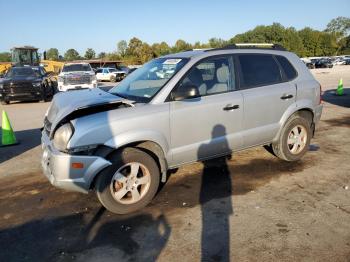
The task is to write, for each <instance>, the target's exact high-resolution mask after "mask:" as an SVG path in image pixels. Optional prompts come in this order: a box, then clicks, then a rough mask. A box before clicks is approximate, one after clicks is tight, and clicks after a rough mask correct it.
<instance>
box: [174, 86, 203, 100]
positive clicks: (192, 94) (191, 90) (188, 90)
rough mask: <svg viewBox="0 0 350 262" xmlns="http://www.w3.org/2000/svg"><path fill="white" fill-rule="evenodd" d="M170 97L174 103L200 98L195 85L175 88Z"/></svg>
mask: <svg viewBox="0 0 350 262" xmlns="http://www.w3.org/2000/svg"><path fill="white" fill-rule="evenodd" d="M172 97H173V99H174V100H175V101H179V100H184V99H191V98H197V97H200V94H199V90H198V87H196V86H195V85H186V86H181V87H180V88H177V89H176V90H175V91H174V92H173V93H172Z"/></svg>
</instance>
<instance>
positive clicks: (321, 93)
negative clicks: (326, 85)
mask: <svg viewBox="0 0 350 262" xmlns="http://www.w3.org/2000/svg"><path fill="white" fill-rule="evenodd" d="M322 95H323V92H322V86H321V84H320V101H319V105H320V104H321V103H322Z"/></svg>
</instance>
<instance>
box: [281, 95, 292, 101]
mask: <svg viewBox="0 0 350 262" xmlns="http://www.w3.org/2000/svg"><path fill="white" fill-rule="evenodd" d="M292 97H293V95H283V96H281V99H282V100H286V99H289V98H292Z"/></svg>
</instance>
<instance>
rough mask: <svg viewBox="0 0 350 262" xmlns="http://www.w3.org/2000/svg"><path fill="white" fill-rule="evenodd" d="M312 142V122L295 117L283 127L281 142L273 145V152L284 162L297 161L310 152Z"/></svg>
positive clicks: (298, 116)
mask: <svg viewBox="0 0 350 262" xmlns="http://www.w3.org/2000/svg"><path fill="white" fill-rule="evenodd" d="M310 140H311V123H310V121H309V120H307V119H306V118H304V117H302V116H300V115H294V116H293V117H291V119H290V120H288V122H287V123H286V125H285V126H284V127H283V129H282V133H281V135H280V138H279V140H278V141H277V142H276V143H274V144H272V150H273V152H274V154H275V155H276V156H277V157H279V158H281V159H283V160H286V161H297V160H299V159H300V158H302V156H303V155H304V154H305V153H306V152H307V151H308V149H309V145H310Z"/></svg>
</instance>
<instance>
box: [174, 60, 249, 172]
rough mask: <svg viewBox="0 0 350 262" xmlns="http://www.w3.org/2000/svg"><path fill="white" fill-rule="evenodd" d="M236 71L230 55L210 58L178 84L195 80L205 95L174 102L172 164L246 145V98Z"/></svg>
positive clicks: (224, 152)
mask: <svg viewBox="0 0 350 262" xmlns="http://www.w3.org/2000/svg"><path fill="white" fill-rule="evenodd" d="M233 72H234V69H233V62H232V58H231V57H230V56H220V57H212V58H207V59H204V60H202V61H200V62H198V63H197V64H196V65H194V66H193V67H192V68H191V69H190V70H189V72H188V73H187V74H186V75H185V77H184V78H183V79H182V80H180V82H179V84H178V85H177V86H176V87H175V88H174V89H175V90H176V89H177V88H186V85H187V86H188V83H191V85H192V86H193V85H195V86H196V87H198V89H199V91H200V94H201V96H200V97H198V98H192V99H183V100H181V101H171V102H170V103H171V104H170V127H171V128H170V130H171V149H172V155H173V163H172V164H171V165H173V166H176V165H179V164H182V163H186V162H192V161H195V160H197V159H200V160H202V159H206V158H211V157H213V156H219V155H223V154H227V153H230V152H231V151H232V150H236V149H240V148H241V147H242V145H243V143H242V136H241V131H242V115H243V98H242V94H241V92H240V91H239V90H237V89H236V81H235V78H234V76H235V74H234V73H233Z"/></svg>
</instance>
